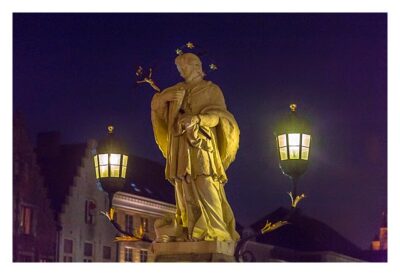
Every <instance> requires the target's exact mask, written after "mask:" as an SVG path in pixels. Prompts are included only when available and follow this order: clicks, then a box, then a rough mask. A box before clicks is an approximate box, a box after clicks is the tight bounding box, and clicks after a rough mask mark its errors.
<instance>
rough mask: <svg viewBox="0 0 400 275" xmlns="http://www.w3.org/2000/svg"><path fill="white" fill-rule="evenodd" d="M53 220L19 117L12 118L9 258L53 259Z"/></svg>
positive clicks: (54, 231) (33, 156)
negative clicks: (11, 233) (11, 220)
mask: <svg viewBox="0 0 400 275" xmlns="http://www.w3.org/2000/svg"><path fill="white" fill-rule="evenodd" d="M55 254H56V222H55V220H54V213H53V211H52V210H51V208H50V201H49V200H48V199H47V192H46V189H45V188H44V181H43V178H42V176H41V174H40V168H39V166H38V164H37V161H36V154H35V152H34V150H33V146H32V144H31V143H30V141H29V138H28V134H27V131H26V128H25V126H24V122H23V119H22V116H21V115H20V114H14V117H13V261H14V262H53V261H56V260H57V259H56V257H55Z"/></svg>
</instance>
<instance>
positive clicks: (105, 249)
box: [103, 246, 111, 260]
mask: <svg viewBox="0 0 400 275" xmlns="http://www.w3.org/2000/svg"><path fill="white" fill-rule="evenodd" d="M103 259H105V260H111V247H109V246H103Z"/></svg>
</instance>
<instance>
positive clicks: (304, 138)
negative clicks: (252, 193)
mask: <svg viewBox="0 0 400 275" xmlns="http://www.w3.org/2000/svg"><path fill="white" fill-rule="evenodd" d="M296 109H297V105H296V104H291V105H290V113H289V114H288V115H286V116H285V117H284V118H283V119H282V120H281V121H279V123H278V124H277V126H276V127H275V130H274V135H275V139H276V147H277V151H278V157H279V167H280V168H281V170H282V172H283V174H284V175H286V176H288V177H289V178H290V179H291V180H292V183H293V189H292V192H290V193H289V195H290V197H291V199H292V208H291V211H289V213H288V214H287V215H286V216H285V217H284V218H283V220H280V221H277V222H270V221H267V222H266V224H265V226H264V227H263V228H262V229H261V230H259V231H257V232H255V233H253V234H251V235H249V236H247V237H246V238H243V239H241V240H240V241H239V243H238V245H237V247H236V251H235V258H236V260H237V261H238V262H239V261H254V260H255V256H254V255H253V253H252V252H251V251H249V250H244V249H243V247H244V246H245V244H246V242H247V241H249V240H250V239H252V238H256V237H258V236H260V235H262V234H266V233H269V232H272V231H274V230H276V229H278V228H280V227H282V226H284V225H287V224H289V219H290V217H291V216H292V215H293V213H294V212H295V209H296V206H297V204H298V203H299V202H300V201H301V200H302V199H303V198H304V197H305V196H304V194H301V195H300V196H298V195H297V182H298V179H299V178H300V176H301V175H303V174H304V172H305V171H306V170H307V166H308V160H309V157H310V146H311V128H310V125H309V123H308V122H307V120H305V119H303V118H301V117H299V116H298V114H297V112H296Z"/></svg>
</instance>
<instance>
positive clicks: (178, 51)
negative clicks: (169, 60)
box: [175, 49, 183, 55]
mask: <svg viewBox="0 0 400 275" xmlns="http://www.w3.org/2000/svg"><path fill="white" fill-rule="evenodd" d="M175 52H176V54H177V55H181V54H183V52H182V50H181V49H176V51H175Z"/></svg>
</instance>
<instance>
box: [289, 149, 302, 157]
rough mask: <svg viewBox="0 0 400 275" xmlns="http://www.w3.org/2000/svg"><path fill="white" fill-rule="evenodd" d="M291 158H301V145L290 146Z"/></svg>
mask: <svg viewBox="0 0 400 275" xmlns="http://www.w3.org/2000/svg"><path fill="white" fill-rule="evenodd" d="M289 158H290V159H299V158H300V148H299V146H289Z"/></svg>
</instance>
